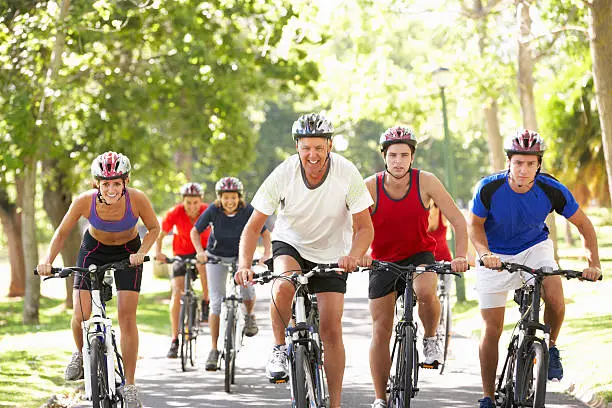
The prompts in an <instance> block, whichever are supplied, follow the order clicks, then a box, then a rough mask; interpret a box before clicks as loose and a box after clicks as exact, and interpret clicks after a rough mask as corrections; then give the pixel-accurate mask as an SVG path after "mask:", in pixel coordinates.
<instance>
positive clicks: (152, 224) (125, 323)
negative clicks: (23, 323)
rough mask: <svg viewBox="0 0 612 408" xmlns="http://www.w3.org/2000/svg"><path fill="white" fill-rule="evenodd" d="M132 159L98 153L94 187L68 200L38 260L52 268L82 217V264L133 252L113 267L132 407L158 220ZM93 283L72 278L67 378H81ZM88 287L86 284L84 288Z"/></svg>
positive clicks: (47, 270)
mask: <svg viewBox="0 0 612 408" xmlns="http://www.w3.org/2000/svg"><path fill="white" fill-rule="evenodd" d="M130 169H131V165H130V160H129V159H128V158H127V157H126V156H124V155H122V154H120V153H115V152H106V153H103V154H101V155H99V156H98V157H96V158H95V159H94V161H93V162H92V164H91V175H92V176H93V178H94V180H95V186H96V189H95V190H89V191H87V192H85V193H83V194H81V195H80V196H78V197H77V198H76V199H75V200H74V201H73V202H72V204H71V205H70V208H69V209H68V212H67V213H66V215H65V216H64V219H63V220H62V222H61V224H60V225H59V227H58V228H57V230H56V231H55V233H54V234H53V238H52V239H51V243H50V244H49V250H48V252H47V254H46V256H45V257H44V258H43V259H42V260H41V262H40V264H39V265H38V266H37V270H38V273H39V275H41V276H46V275H50V274H51V264H52V263H53V261H54V260H55V257H56V256H57V254H58V253H59V252H60V250H61V249H62V247H63V246H64V242H65V241H66V237H67V236H68V234H69V233H70V231H71V230H72V228H74V226H75V225H76V224H77V222H78V220H79V218H81V217H84V218H87V219H88V220H89V228H88V229H87V231H85V234H84V235H83V242H82V244H81V249H80V250H79V255H78V260H77V264H78V266H80V267H88V266H89V265H104V264H107V263H111V262H117V261H122V260H124V259H125V258H128V257H129V260H130V264H131V265H133V266H135V268H127V269H125V270H117V271H115V284H116V286H117V291H118V292H117V297H118V300H117V309H118V313H117V316H118V319H119V327H120V329H121V336H120V338H121V352H122V356H123V364H124V368H125V380H126V386H125V388H124V398H125V404H126V406H127V407H128V408H133V407H140V406H141V403H140V399H139V397H138V391H137V390H136V386H135V385H134V375H135V372H136V358H137V355H138V327H137V326H136V309H137V307H138V295H139V292H140V282H141V280H142V267H140V266H139V265H141V264H142V263H143V261H144V257H145V255H146V253H147V252H148V251H149V249H150V248H151V246H153V244H154V243H155V239H156V238H157V236H158V234H159V223H158V221H157V217H156V216H155V212H154V211H153V207H152V206H151V203H150V201H149V199H148V198H147V197H146V196H145V195H144V194H143V193H142V192H141V191H139V190H136V189H134V188H131V187H128V184H129V181H130V179H129V174H130ZM138 219H141V220H142V221H143V223H144V225H145V227H146V228H147V233H146V234H145V236H144V237H143V239H142V243H141V242H140V238H139V236H138V231H137V229H136V224H137V222H138ZM89 288H91V282H90V281H89V277H84V278H82V277H81V276H79V275H77V276H75V278H74V293H73V299H74V301H73V308H72V321H71V327H72V335H73V337H74V342H75V344H76V348H77V351H76V352H74V353H73V355H72V359H71V360H70V363H69V364H68V367H66V372H65V379H66V381H75V380H79V379H82V378H83V355H82V352H81V351H82V348H83V333H82V330H81V322H82V321H83V320H87V319H89V316H90V314H91V294H90V293H89V291H88V290H87V289H89ZM81 289H84V290H81Z"/></svg>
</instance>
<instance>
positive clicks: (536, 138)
mask: <svg viewBox="0 0 612 408" xmlns="http://www.w3.org/2000/svg"><path fill="white" fill-rule="evenodd" d="M504 150H505V151H506V154H507V155H512V154H528V155H536V156H542V155H543V154H544V151H545V150H546V144H545V143H544V140H543V139H542V137H541V136H540V135H539V134H538V132H534V131H533V130H528V129H522V130H518V131H517V132H516V135H514V136H513V137H511V138H509V139H508V140H506V143H505V144H504Z"/></svg>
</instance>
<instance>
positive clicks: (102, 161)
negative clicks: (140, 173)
mask: <svg viewBox="0 0 612 408" xmlns="http://www.w3.org/2000/svg"><path fill="white" fill-rule="evenodd" d="M131 169H132V166H131V164H130V159H128V158H127V157H126V156H124V155H122V154H121V153H115V152H106V153H102V154H101V155H99V156H98V157H96V158H95V159H94V161H93V162H92V163H91V175H92V176H93V177H94V178H95V179H97V180H111V179H117V178H126V177H127V176H128V175H129V173H130V170H131Z"/></svg>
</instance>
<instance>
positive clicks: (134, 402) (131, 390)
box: [123, 384, 142, 408]
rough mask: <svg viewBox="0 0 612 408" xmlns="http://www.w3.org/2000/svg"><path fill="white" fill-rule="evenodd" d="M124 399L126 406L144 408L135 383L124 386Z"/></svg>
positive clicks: (127, 407)
mask: <svg viewBox="0 0 612 408" xmlns="http://www.w3.org/2000/svg"><path fill="white" fill-rule="evenodd" d="M123 401H124V403H125V405H124V407H126V408H142V403H141V402H140V397H139V396H138V390H137V389H136V386H135V385H133V384H130V385H126V386H125V387H124V388H123Z"/></svg>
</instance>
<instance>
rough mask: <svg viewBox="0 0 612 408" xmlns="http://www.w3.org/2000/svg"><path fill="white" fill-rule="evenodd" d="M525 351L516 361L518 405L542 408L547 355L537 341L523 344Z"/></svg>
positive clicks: (546, 373)
mask: <svg viewBox="0 0 612 408" xmlns="http://www.w3.org/2000/svg"><path fill="white" fill-rule="evenodd" d="M524 347H525V351H524V353H521V358H519V359H517V364H516V366H517V370H516V373H517V378H516V384H517V395H516V397H517V398H516V400H517V401H518V402H519V404H522V405H528V406H532V407H533V408H543V407H544V402H545V400H546V381H547V379H548V378H547V377H548V354H547V353H546V352H545V351H544V346H542V344H541V343H540V342H538V341H534V342H531V343H530V344H525V346H524Z"/></svg>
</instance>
